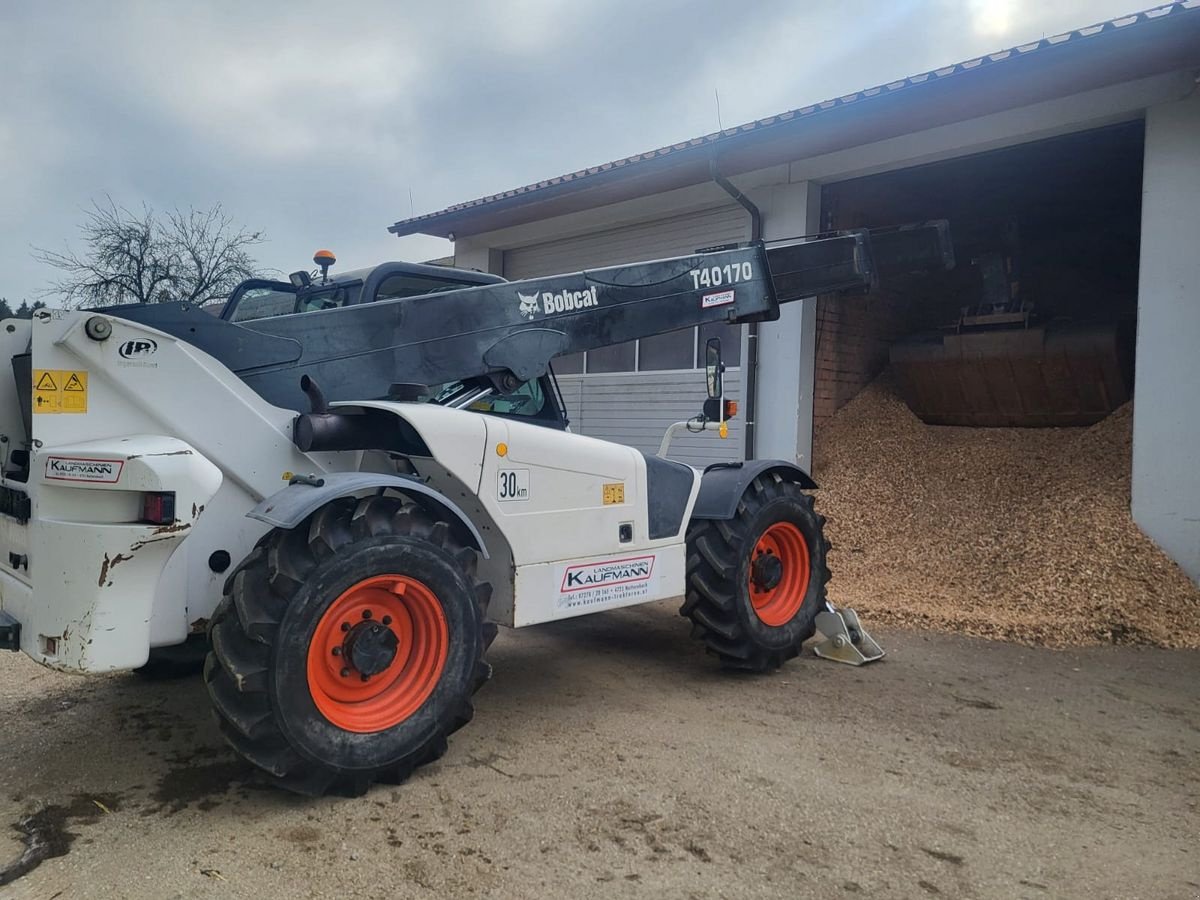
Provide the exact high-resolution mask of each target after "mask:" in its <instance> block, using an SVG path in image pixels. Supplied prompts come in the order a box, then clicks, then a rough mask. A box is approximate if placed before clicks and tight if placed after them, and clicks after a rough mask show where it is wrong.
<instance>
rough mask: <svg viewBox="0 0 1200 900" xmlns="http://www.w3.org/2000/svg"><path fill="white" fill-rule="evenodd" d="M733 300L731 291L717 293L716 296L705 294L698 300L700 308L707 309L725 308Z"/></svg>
mask: <svg viewBox="0 0 1200 900" xmlns="http://www.w3.org/2000/svg"><path fill="white" fill-rule="evenodd" d="M733 300H734V292H733V291H719V292H718V293H716V294H705V295H704V296H703V297H701V298H700V308H701V309H708V308H709V307H710V306H725V305H727V304H729V303H732V302H733Z"/></svg>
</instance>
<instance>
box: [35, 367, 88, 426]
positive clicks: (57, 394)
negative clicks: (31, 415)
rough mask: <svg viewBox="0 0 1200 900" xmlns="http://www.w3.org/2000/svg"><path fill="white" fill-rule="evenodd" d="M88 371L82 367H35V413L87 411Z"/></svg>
mask: <svg viewBox="0 0 1200 900" xmlns="http://www.w3.org/2000/svg"><path fill="white" fill-rule="evenodd" d="M87 399H88V373H87V372H84V371H82V370H80V369H34V370H33V411H34V412H35V413H42V414H43V415H45V414H47V413H85V412H87Z"/></svg>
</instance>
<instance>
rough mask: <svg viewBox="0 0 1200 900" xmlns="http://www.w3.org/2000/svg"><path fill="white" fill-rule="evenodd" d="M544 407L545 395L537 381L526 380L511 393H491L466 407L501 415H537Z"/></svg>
mask: <svg viewBox="0 0 1200 900" xmlns="http://www.w3.org/2000/svg"><path fill="white" fill-rule="evenodd" d="M545 408H546V395H545V394H543V393H542V386H541V385H540V384H539V383H538V382H537V381H527V382H525V383H524V384H523V385H521V386H520V387H519V388H517V389H516V390H515V391H513V392H512V393H511V394H492V395H491V396H488V397H484V398H483V399H481V400H476V401H475V402H474V403H472V404H471V405H470V406H468V407H467V409H471V410H474V411H475V412H487V413H495V414H497V415H501V416H538V415H540V414H541V412H542V410H543V409H545Z"/></svg>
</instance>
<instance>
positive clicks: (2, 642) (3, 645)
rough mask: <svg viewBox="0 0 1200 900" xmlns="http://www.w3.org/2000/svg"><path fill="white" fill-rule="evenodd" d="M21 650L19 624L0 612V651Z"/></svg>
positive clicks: (2, 611)
mask: <svg viewBox="0 0 1200 900" xmlns="http://www.w3.org/2000/svg"><path fill="white" fill-rule="evenodd" d="M20 649H21V623H20V622H18V621H17V620H16V619H14V618H13V617H12V616H11V615H9V614H8V613H6V612H4V610H0V650H20Z"/></svg>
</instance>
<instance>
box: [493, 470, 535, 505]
mask: <svg viewBox="0 0 1200 900" xmlns="http://www.w3.org/2000/svg"><path fill="white" fill-rule="evenodd" d="M496 499H497V500H500V501H502V502H506V501H509V500H528V499H529V470H528V469H501V470H500V471H499V472H497V473H496Z"/></svg>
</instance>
